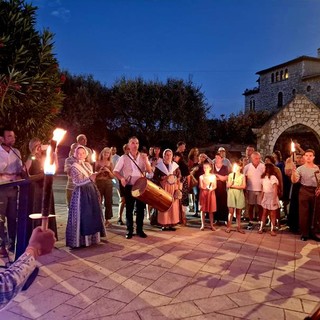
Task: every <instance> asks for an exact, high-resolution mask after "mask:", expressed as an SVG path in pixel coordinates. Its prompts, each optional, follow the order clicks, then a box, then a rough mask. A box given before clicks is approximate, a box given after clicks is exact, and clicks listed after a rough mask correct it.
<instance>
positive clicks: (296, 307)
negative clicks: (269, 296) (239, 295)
mask: <svg viewBox="0 0 320 320" xmlns="http://www.w3.org/2000/svg"><path fill="white" fill-rule="evenodd" d="M309 302H310V301H309ZM265 304H266V305H268V306H274V307H279V308H283V309H286V310H293V311H298V312H303V311H304V310H303V307H302V301H301V300H300V299H297V298H284V299H279V300H277V301H267V302H265Z"/></svg>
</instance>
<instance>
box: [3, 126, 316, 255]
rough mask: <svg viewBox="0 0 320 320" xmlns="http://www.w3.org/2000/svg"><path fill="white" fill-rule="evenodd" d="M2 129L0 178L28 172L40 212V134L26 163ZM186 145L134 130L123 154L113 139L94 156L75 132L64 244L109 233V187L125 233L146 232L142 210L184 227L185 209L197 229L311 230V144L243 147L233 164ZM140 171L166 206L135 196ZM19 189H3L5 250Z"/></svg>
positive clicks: (168, 227) (163, 224)
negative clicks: (149, 140)
mask: <svg viewBox="0 0 320 320" xmlns="http://www.w3.org/2000/svg"><path fill="white" fill-rule="evenodd" d="M0 135H1V146H0V182H6V181H7V182H8V181H15V180H17V179H19V178H21V177H23V176H28V177H30V178H31V181H32V183H31V193H32V194H33V197H32V199H33V200H32V201H33V203H32V212H41V199H42V189H43V179H44V173H43V166H44V157H45V156H44V152H43V149H44V148H43V145H42V143H41V141H40V140H39V139H37V138H35V139H32V140H31V141H30V143H29V149H30V154H29V156H28V158H27V160H26V161H25V162H24V161H23V160H22V158H21V154H20V152H19V150H17V149H15V148H14V143H15V135H14V131H13V130H12V129H10V128H6V129H2V131H1V132H0ZM186 147H187V146H186V143H185V142H183V141H179V142H178V143H177V146H176V150H171V149H165V150H164V151H163V152H162V153H161V148H160V146H159V145H155V146H152V147H150V149H149V151H148V150H147V149H145V148H144V149H142V150H141V148H140V145H139V140H138V138H137V137H131V138H130V139H129V140H128V143H127V144H125V145H124V146H123V155H121V156H120V155H118V154H117V148H116V147H115V146H112V147H110V148H109V147H105V148H103V149H102V150H101V152H100V153H99V156H98V157H97V160H96V161H95V160H93V154H94V152H93V150H92V149H90V148H89V147H88V146H87V138H86V136H85V135H84V134H79V135H78V136H77V138H76V142H75V143H73V144H72V145H71V146H70V153H69V157H67V158H66V159H65V165H64V171H65V172H66V174H67V176H68V180H67V185H66V202H67V205H68V221H67V228H66V245H67V246H69V247H70V248H78V247H82V246H90V245H91V244H95V243H99V242H100V238H101V237H104V236H105V235H106V228H108V227H110V226H111V222H110V219H111V218H112V217H113V210H112V205H113V189H114V188H115V189H116V191H117V194H118V196H119V211H118V221H117V223H118V224H119V225H124V224H126V227H127V233H126V238H127V239H131V238H132V237H133V236H134V235H138V236H139V237H142V238H145V237H147V234H146V233H145V232H144V230H143V225H144V218H145V214H146V215H147V218H150V216H151V215H152V216H153V222H154V223H153V225H157V226H158V227H160V228H161V230H163V231H175V230H176V225H178V224H179V225H180V226H187V224H188V220H187V214H188V213H189V215H190V212H192V213H193V218H195V219H193V221H197V220H196V218H199V226H200V230H201V231H203V230H205V226H206V221H207V220H208V221H209V223H210V229H211V230H213V231H216V230H217V229H218V230H221V229H223V228H225V229H224V230H225V231H226V232H227V233H230V232H231V231H232V230H233V229H232V225H233V222H234V221H235V222H236V231H238V232H240V233H245V229H248V230H250V229H253V228H255V227H256V226H258V228H257V232H259V233H263V232H264V231H265V230H266V229H267V228H269V227H270V234H271V235H272V236H275V235H276V234H277V233H276V231H277V229H279V227H280V226H281V225H280V222H281V219H282V220H283V218H286V219H287V225H288V227H289V228H290V230H292V231H293V232H300V234H301V239H302V240H307V239H309V238H310V237H311V233H310V232H311V230H310V228H311V227H312V217H313V214H314V205H315V199H316V197H317V196H318V195H319V192H320V191H319V187H318V185H319V181H317V179H316V174H315V173H316V172H317V171H319V168H318V166H316V165H315V164H314V159H315V153H314V151H313V150H311V149H308V150H306V151H303V150H302V148H301V147H300V146H299V145H298V144H297V150H299V152H298V154H295V159H292V156H290V157H288V159H287V160H286V161H283V160H282V156H281V153H280V151H275V152H274V153H273V154H272V155H267V156H265V158H264V159H262V158H261V155H260V153H259V152H258V151H256V150H255V149H254V147H253V146H248V147H247V148H246V150H245V155H244V156H243V157H242V158H241V159H236V160H233V161H232V162H233V163H231V161H230V160H229V159H228V158H227V152H226V150H225V148H223V147H220V148H219V149H218V150H217V152H216V153H215V154H214V156H212V154H205V153H200V151H199V149H198V148H196V147H194V148H191V149H190V151H189V153H188V155H187V154H186ZM293 160H294V161H293ZM141 177H144V178H145V179H148V180H151V181H152V182H153V183H155V184H157V185H158V186H159V187H161V188H162V189H163V190H165V192H166V193H167V194H169V196H170V197H172V205H171V206H170V208H168V210H166V211H160V210H157V209H156V208H154V206H153V203H152V202H153V201H152V195H150V201H148V198H147V200H146V199H144V200H143V201H142V200H141V199H139V198H137V197H135V196H133V195H132V189H133V187H134V185H135V183H136V182H137V181H138V180H139V179H140V178H141ZM147 192H148V190H147ZM17 194H18V189H17V188H16V187H8V188H5V189H4V192H1V195H0V250H3V248H4V247H5V246H6V245H7V247H9V250H13V247H14V243H15V237H16V234H15V233H16V221H17ZM297 195H298V197H297ZM297 199H298V200H297ZM51 203H52V205H51V209H50V210H51V212H50V213H52V214H54V200H53V194H52V200H51ZM280 209H281V210H280ZM124 212H125V219H124V214H123V213H124ZM281 213H282V216H281ZM134 216H135V218H136V219H135V222H134ZM50 221H51V223H50V224H49V228H50V229H52V230H53V232H54V233H55V235H56V237H57V230H56V223H55V218H53V219H50ZM242 221H246V222H247V224H244V223H241V222H242ZM5 224H6V226H5ZM217 225H222V226H224V227H221V228H217ZM33 226H34V224H33ZM244 226H245V227H244ZM134 229H135V230H134ZM30 233H31V232H30ZM2 253H3V252H2V251H1V252H0V254H2Z"/></svg>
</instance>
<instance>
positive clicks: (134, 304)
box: [120, 291, 172, 313]
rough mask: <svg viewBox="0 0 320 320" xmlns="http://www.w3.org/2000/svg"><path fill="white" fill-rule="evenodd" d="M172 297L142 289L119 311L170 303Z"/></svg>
mask: <svg viewBox="0 0 320 320" xmlns="http://www.w3.org/2000/svg"><path fill="white" fill-rule="evenodd" d="M171 300H172V298H169V297H166V296H163V295H160V294H156V293H153V292H148V291H143V292H141V293H140V295H138V296H137V297H136V298H134V299H133V300H132V301H130V302H129V303H128V304H127V306H126V307H124V308H123V309H122V310H121V311H120V312H121V313H123V312H128V311H133V310H141V309H147V308H150V307H159V306H163V305H168V304H170V302H171Z"/></svg>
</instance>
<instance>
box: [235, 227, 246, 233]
mask: <svg viewBox="0 0 320 320" xmlns="http://www.w3.org/2000/svg"><path fill="white" fill-rule="evenodd" d="M237 231H238V232H239V233H242V234H245V232H244V230H242V229H241V228H237Z"/></svg>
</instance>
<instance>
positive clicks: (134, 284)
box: [106, 276, 153, 303]
mask: <svg viewBox="0 0 320 320" xmlns="http://www.w3.org/2000/svg"><path fill="white" fill-rule="evenodd" d="M152 283H153V280H150V279H146V278H142V277H138V276H133V277H132V278H130V279H127V280H126V281H124V282H123V283H122V284H121V285H119V286H117V287H116V288H114V289H112V290H111V291H110V292H109V293H107V294H106V297H107V298H110V299H114V300H118V301H122V302H126V303H129V302H130V301H132V300H133V299H134V298H135V297H136V296H137V295H139V294H140V293H141V292H142V291H143V290H145V289H146V288H147V287H148V286H150V284H152Z"/></svg>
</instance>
